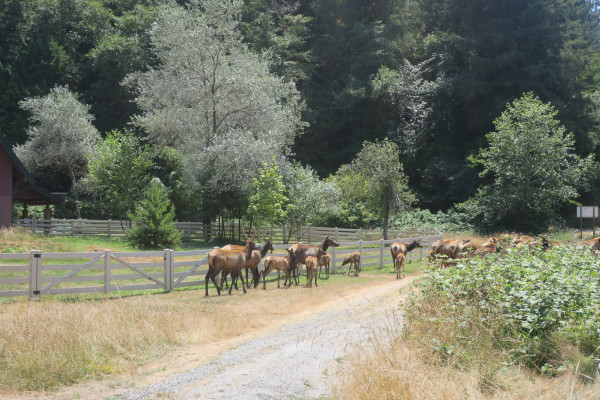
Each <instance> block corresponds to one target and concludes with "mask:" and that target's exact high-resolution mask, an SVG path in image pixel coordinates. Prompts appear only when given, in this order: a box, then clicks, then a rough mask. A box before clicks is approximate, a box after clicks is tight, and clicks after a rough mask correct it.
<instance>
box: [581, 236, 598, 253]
mask: <svg viewBox="0 0 600 400" xmlns="http://www.w3.org/2000/svg"><path fill="white" fill-rule="evenodd" d="M581 244H582V245H584V246H589V247H590V249H591V250H592V251H594V250H595V251H600V238H596V239H590V240H585V241H583V242H581Z"/></svg>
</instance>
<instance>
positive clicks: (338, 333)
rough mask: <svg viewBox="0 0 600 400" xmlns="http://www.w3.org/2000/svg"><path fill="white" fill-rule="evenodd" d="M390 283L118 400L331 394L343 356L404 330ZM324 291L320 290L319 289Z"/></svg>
mask: <svg viewBox="0 0 600 400" xmlns="http://www.w3.org/2000/svg"><path fill="white" fill-rule="evenodd" d="M408 283H409V280H401V281H394V282H390V284H389V285H385V286H383V287H381V288H378V289H377V290H376V291H375V292H374V293H370V294H368V295H366V296H363V297H360V298H356V299H353V300H350V301H349V302H348V303H346V304H343V305H340V306H338V307H337V308H335V309H332V310H329V311H327V312H324V313H320V314H316V315H313V316H311V317H308V318H306V319H304V320H302V321H299V322H294V323H290V324H289V325H285V326H284V327H282V328H281V329H279V330H277V331H276V332H274V333H271V334H269V335H266V336H262V337H260V338H257V339H254V340H251V341H248V342H246V343H243V344H241V345H238V346H236V347H235V348H234V349H232V350H230V351H228V352H226V353H223V354H221V355H220V356H219V357H218V358H217V359H216V360H214V361H212V362H210V363H207V364H204V365H200V366H196V367H194V368H192V369H189V370H188V371H186V372H184V373H181V374H178V375H174V376H172V377H170V378H169V379H167V380H164V381H160V382H156V383H154V384H152V385H150V386H148V387H146V388H144V389H141V390H140V389H136V390H127V391H124V392H122V393H120V394H118V395H117V396H114V397H111V398H113V399H122V400H124V399H127V400H134V399H157V398H161V399H165V398H167V399H236V400H241V399H261V400H262V399H264V400H267V399H313V398H319V397H322V396H326V395H328V394H329V389H330V384H332V383H334V381H333V380H334V379H335V373H336V371H339V369H340V368H343V366H344V357H346V356H347V355H348V354H350V353H351V352H352V351H353V350H356V348H361V347H362V348H364V347H365V346H369V343H370V342H371V340H372V338H373V337H374V335H377V334H379V333H382V332H385V331H390V330H391V331H393V332H397V331H398V330H399V329H401V327H402V317H401V313H400V311H399V310H398V305H399V300H400V295H399V289H400V288H401V287H403V286H407V284H408ZM317 290H321V289H317Z"/></svg>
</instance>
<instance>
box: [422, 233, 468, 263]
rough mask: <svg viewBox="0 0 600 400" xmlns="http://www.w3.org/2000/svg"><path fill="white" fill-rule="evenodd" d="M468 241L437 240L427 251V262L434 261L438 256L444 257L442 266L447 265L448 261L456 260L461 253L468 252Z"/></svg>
mask: <svg viewBox="0 0 600 400" xmlns="http://www.w3.org/2000/svg"><path fill="white" fill-rule="evenodd" d="M469 242H470V240H462V241H461V240H454V239H450V240H437V241H436V242H435V243H433V245H431V250H429V252H428V253H429V261H432V262H433V261H435V260H436V259H437V258H438V256H442V257H444V259H443V260H442V266H446V265H448V260H450V259H456V258H458V257H459V255H460V254H461V253H464V252H467V251H469V247H470V244H469Z"/></svg>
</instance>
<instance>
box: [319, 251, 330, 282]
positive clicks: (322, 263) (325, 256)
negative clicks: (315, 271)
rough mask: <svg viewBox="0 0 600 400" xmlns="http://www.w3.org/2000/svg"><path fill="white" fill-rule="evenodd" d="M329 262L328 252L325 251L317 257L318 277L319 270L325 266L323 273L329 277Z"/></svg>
mask: <svg viewBox="0 0 600 400" xmlns="http://www.w3.org/2000/svg"><path fill="white" fill-rule="evenodd" d="M330 264H331V255H330V254H329V253H325V254H323V255H322V256H321V258H319V278H320V277H321V270H322V269H323V267H325V274H326V275H327V279H329V265H330Z"/></svg>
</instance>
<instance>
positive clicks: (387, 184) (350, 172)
mask: <svg viewBox="0 0 600 400" xmlns="http://www.w3.org/2000/svg"><path fill="white" fill-rule="evenodd" d="M335 182H336V184H337V185H338V187H339V188H340V189H341V192H342V197H343V198H344V199H345V200H346V201H358V202H363V203H364V204H365V206H366V207H367V208H368V209H370V210H372V212H374V213H376V214H377V215H379V216H380V218H381V219H382V220H383V226H384V237H385V238H386V239H387V231H388V225H389V218H390V214H391V213H393V212H395V211H397V210H402V209H408V208H409V206H410V205H411V204H413V203H415V202H416V198H415V196H414V194H413V193H412V192H411V191H410V189H409V188H408V177H407V176H406V175H404V169H403V166H402V163H400V160H399V154H398V146H397V145H396V144H395V143H393V142H390V141H389V140H387V139H385V140H383V141H381V142H375V143H369V142H364V143H363V148H362V150H361V151H360V152H359V153H358V154H357V155H356V158H355V159H354V160H353V161H352V163H350V164H347V165H342V166H341V167H340V169H339V170H338V172H337V174H336V178H335Z"/></svg>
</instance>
